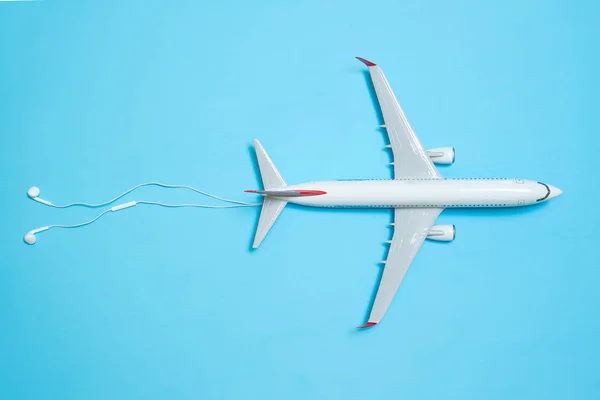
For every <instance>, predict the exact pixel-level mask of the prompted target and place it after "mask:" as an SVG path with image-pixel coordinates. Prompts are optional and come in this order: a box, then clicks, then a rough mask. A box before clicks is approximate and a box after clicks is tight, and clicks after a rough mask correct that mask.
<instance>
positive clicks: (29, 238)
mask: <svg viewBox="0 0 600 400" xmlns="http://www.w3.org/2000/svg"><path fill="white" fill-rule="evenodd" d="M48 229H50V227H49V226H42V227H41V228H37V229H34V230H31V231H29V232H27V233H26V234H25V237H24V238H23V240H25V243H27V244H35V242H36V240H37V238H36V237H35V234H36V233H38V232H43V231H47V230H48Z"/></svg>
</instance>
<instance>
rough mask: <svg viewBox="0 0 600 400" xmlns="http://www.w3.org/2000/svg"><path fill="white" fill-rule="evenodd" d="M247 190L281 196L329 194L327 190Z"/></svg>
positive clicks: (248, 191)
mask: <svg viewBox="0 0 600 400" xmlns="http://www.w3.org/2000/svg"><path fill="white" fill-rule="evenodd" d="M245 192H247V193H258V194H264V195H267V196H280V197H300V196H320V195H322V194H327V192H324V191H322V190H245Z"/></svg>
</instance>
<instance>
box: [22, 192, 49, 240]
mask: <svg viewBox="0 0 600 400" xmlns="http://www.w3.org/2000/svg"><path fill="white" fill-rule="evenodd" d="M39 195H40V188H39V187H37V186H32V187H30V188H29V190H28V191H27V196H29V198H30V199H31V200H34V201H37V202H38V203H42V204H45V205H47V206H50V207H55V205H54V204H52V203H50V202H49V201H48V200H44V199H40V198H39V197H38V196H39ZM34 243H35V242H34Z"/></svg>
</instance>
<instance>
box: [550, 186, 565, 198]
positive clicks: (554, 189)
mask: <svg viewBox="0 0 600 400" xmlns="http://www.w3.org/2000/svg"><path fill="white" fill-rule="evenodd" d="M548 188H550V195H549V196H548V200H550V199H553V198H555V197H558V196H560V195H561V194H562V190H560V189H559V188H557V187H554V186H552V185H548Z"/></svg>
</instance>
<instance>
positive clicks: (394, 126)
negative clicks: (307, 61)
mask: <svg viewBox="0 0 600 400" xmlns="http://www.w3.org/2000/svg"><path fill="white" fill-rule="evenodd" d="M356 58H358V59H359V60H360V61H362V62H363V63H365V65H366V66H367V67H369V72H370V73H371V80H372V81H373V86H374V87H375V93H377V100H378V101H379V106H380V107H381V113H382V114H383V120H384V121H385V128H386V130H387V133H388V137H389V139H390V145H391V147H392V152H393V153H394V178H395V179H403V178H430V179H436V178H437V179H441V176H440V174H439V172H438V170H437V169H436V168H435V166H434V165H433V163H432V162H431V160H430V159H429V156H428V155H427V153H425V150H424V149H423V145H422V144H421V142H420V141H419V138H418V137H417V135H415V132H414V131H413V129H412V127H411V126H410V123H409V122H408V119H407V118H406V116H405V115H404V111H402V107H400V103H398V100H397V99H396V96H395V95H394V91H393V90H392V87H391V86H390V84H389V83H388V81H387V79H386V78H385V75H384V74H383V71H382V70H381V68H379V67H378V66H377V65H376V64H375V63H372V62H371V61H368V60H365V59H364V58H360V57H356Z"/></svg>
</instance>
